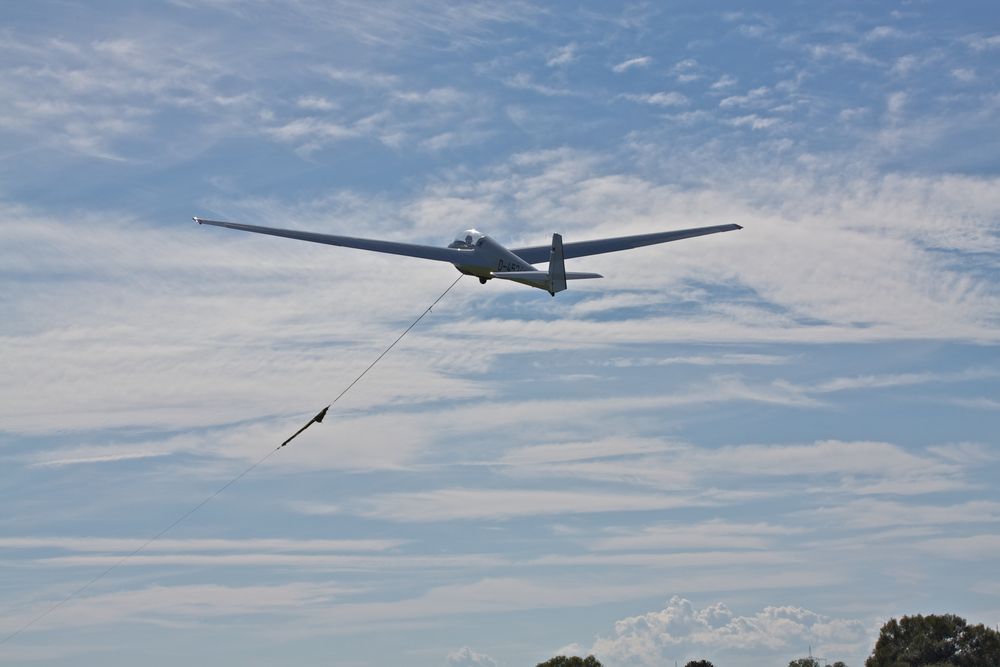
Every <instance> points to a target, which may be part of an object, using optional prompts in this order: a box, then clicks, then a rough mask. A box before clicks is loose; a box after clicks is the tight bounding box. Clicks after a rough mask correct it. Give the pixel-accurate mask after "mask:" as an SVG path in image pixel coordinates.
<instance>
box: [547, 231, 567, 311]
mask: <svg viewBox="0 0 1000 667" xmlns="http://www.w3.org/2000/svg"><path fill="white" fill-rule="evenodd" d="M564 289H566V262H565V260H564V259H563V242H562V235H561V234H553V235H552V252H551V253H549V294H551V295H552V296H555V295H556V292H562V291H563V290H564Z"/></svg>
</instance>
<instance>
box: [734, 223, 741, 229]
mask: <svg viewBox="0 0 1000 667" xmlns="http://www.w3.org/2000/svg"><path fill="white" fill-rule="evenodd" d="M734 224H735V223H734ZM735 226H736V229H743V225H735Z"/></svg>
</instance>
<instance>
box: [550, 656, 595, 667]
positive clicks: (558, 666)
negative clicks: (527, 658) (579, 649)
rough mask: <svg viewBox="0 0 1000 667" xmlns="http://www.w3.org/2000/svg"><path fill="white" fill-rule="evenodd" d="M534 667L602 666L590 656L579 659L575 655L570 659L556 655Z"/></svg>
mask: <svg viewBox="0 0 1000 667" xmlns="http://www.w3.org/2000/svg"><path fill="white" fill-rule="evenodd" d="M535 667H602V665H601V663H600V661H598V659H597V658H595V657H594V656H592V655H588V656H587V657H586V658H581V657H578V656H575V655H574V656H571V657H567V656H565V655H557V656H556V657H554V658H552V659H550V660H546V661H545V662H540V663H538V664H537V665H535Z"/></svg>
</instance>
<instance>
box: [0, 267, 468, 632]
mask: <svg viewBox="0 0 1000 667" xmlns="http://www.w3.org/2000/svg"><path fill="white" fill-rule="evenodd" d="M461 279H462V275H461V274H460V275H459V276H458V278H455V282H453V283H452V284H451V285H449V286H448V289H446V290H445V291H443V292H441V295H440V296H439V297H438V298H436V299H434V301H433V302H432V303H431V305H429V306H427V308H426V309H425V310H424V312H422V313H420V316H419V317H417V319H415V320H413V322H411V323H410V326H408V327H406V329H404V330H403V333H401V334H399V336H398V337H397V338H396V340H394V341H392V343H391V344H390V345H389V346H388V347H387V348H385V349H384V350H382V353H381V354H380V355H378V356H377V357H375V361H373V362H371V363H370V364H368V367H367V368H365V370H363V371H361V373H360V374H359V375H358V376H357V377H356V378H354V380H352V381H351V383H350V384H349V385H347V387H345V388H344V390H343V391H342V392H340V393H339V394H337V397H336V398H334V399H333V400H332V401H330V404H329V405H327V406H326V407H325V408H323V409H322V410H320V411H319V414H317V415H316V416H315V417H313V418H312V419H310V420H309V421H308V422H307V423H306V425H305V426H303V427H302V428H300V429H299V430H298V431H296V432H295V433H293V434H292V435H291V437H289V438H288V439H287V440H285V441H284V442H283V443H281V444H280V445H278V446H277V447H275V448H274V449H272V450H270V451H269V452H268V453H267V454H265V455H264V456H262V457H260V458H259V459H257V461H255V462H254V463H253V464H251V465H250V466H249V467H248V468H247V469H246V470H244V471H243V472H241V473H240V474H239V475H237V476H236V477H233V478H232V479H231V480H229V481H228V482H226V483H225V484H223V485H222V486H220V487H219V488H218V489H216V490H215V492H213V493H212V494H211V495H209V496H207V497H206V498H205V499H204V500H202V501H201V502H200V503H198V504H197V505H195V506H194V507H192V508H191V509H189V510H188V511H187V512H185V513H184V514H182V515H180V516H179V517H177V518H176V519H174V521H173V522H172V523H170V525H168V526H167V527H166V528H164V529H163V530H161V531H160V532H158V533H157V534H156V535H154V536H153V537H151V538H149V539H148V540H146V541H145V542H143V543H142V544H141V545H139V546H138V547H136V548H135V549H134V550H133V551H131V552H129V553H127V554H125V555H124V556H122V557H121V558H120V559H119V560H118V561H116V562H115V563H113V564H112V565H111V566H109V567H108V568H107V569H106V570H104V571H103V572H101V573H100V574H98V575H97V576H96V577H94V578H93V579H91V580H90V581H88V582H87V583H85V584H84V585H83V586H80V587H79V588H77V589H76V590H74V591H73V592H71V593H70V594H69V595H67V596H66V597H64V598H63V599H62V600H60V601H59V602H56V603H55V604H53V605H52V606H50V607H47V608H46V609H45V610H44V611H42V612H41V613H40V614H38V615H37V616H34V617H33V618H32V619H31V620H30V621H28V622H27V623H25V624H24V625H22V626H20V627H19V628H17V629H16V630H14V631H13V632H11V633H10V634H8V635H7V636H5V637H4V638H3V639H0V645H2V644H6V643H7V642H8V641H10V640H11V639H13V638H14V637H16V636H18V635H19V634H21V633H22V632H24V631H25V630H27V629H28V628H30V627H31V626H33V625H34V624H35V623H37V622H38V621H40V620H42V619H43V618H45V617H46V616H48V615H49V614H51V613H52V612H54V611H55V610H57V609H59V607H62V606H63V605H64V604H66V603H67V602H69V601H70V600H72V599H73V598H75V597H76V596H78V595H80V594H81V593H83V592H84V591H86V590H87V589H88V588H90V587H91V586H93V585H94V584H96V583H97V582H98V581H100V580H101V579H103V578H104V577H106V576H108V575H109V574H111V572H113V571H114V570H116V569H118V568H119V567H121V566H122V565H123V564H125V562H127V561H128V560H129V559H131V558H133V557H134V556H136V555H137V554H139V553H140V552H142V551H143V550H144V549H145V548H146V547H148V546H149V545H150V544H152V543H153V542H155V541H156V540H158V539H160V538H161V537H163V536H164V535H166V534H167V533H169V532H170V531H171V530H173V529H174V528H176V527H177V526H178V525H180V524H181V523H183V522H184V521H185V520H186V519H187V518H188V517H190V516H191V515H192V514H194V513H195V512H197V511H198V510H200V509H201V508H202V507H204V506H205V505H207V504H208V503H209V502H211V501H212V500H214V499H215V498H216V496H218V495H219V494H221V493H222V492H223V491H225V490H226V489H228V488H229V487H230V486H232V485H233V484H235V483H236V482H238V481H240V480H241V479H243V478H244V477H246V476H247V475H249V474H250V473H251V472H252V471H253V470H254V469H255V468H256V467H257V466H259V465H261V464H262V463H264V461H266V460H268V459H269V458H271V457H272V456H274V454H276V453H277V452H278V451H279V450H280V449H281V448H282V447H284V446H285V445H287V444H288V443H290V442H291V441H292V440H294V439H295V438H296V437H298V435H299V434H301V433H302V432H303V431H305V430H306V429H307V428H309V427H310V426H312V425H313V424H318V423H321V422H322V421H323V418H324V417H325V416H326V412H327V410H329V409H330V408H331V407H333V406H334V404H335V403H336V402H337V401H339V400H340V399H341V398H343V397H344V395H345V394H347V392H349V391H350V390H351V388H353V387H354V385H356V384H357V383H358V382H359V381H360V380H361V378H363V377H364V376H365V375H367V374H368V371H370V370H371V369H373V368H374V367H375V365H376V364H377V363H378V362H380V361H382V359H383V358H384V357H385V355H387V354H389V352H390V351H391V350H392V348H394V347H396V345H397V344H398V343H399V341H401V340H403V338H404V337H405V336H406V334H408V333H410V331H411V330H412V329H413V327H415V326H417V325H418V324H419V323H420V320H422V319H424V317H426V316H427V314H428V313H429V312H431V310H432V309H433V308H434V306H436V305H438V303H439V302H440V301H441V299H443V298H444V297H445V296H446V295H447V294H448V292H450V291H451V290H452V288H453V287H455V285H457V284H458V281H459V280H461Z"/></svg>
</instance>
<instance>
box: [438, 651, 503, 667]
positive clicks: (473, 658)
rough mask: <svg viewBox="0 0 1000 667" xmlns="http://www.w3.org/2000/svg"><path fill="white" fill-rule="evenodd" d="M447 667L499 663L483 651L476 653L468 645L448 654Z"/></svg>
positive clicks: (494, 665)
mask: <svg viewBox="0 0 1000 667" xmlns="http://www.w3.org/2000/svg"><path fill="white" fill-rule="evenodd" d="M447 662H448V665H449V667H497V665H498V664H499V663H497V661H496V660H494V659H493V658H491V657H490V656H488V655H486V654H485V653H476V652H475V651H473V650H472V649H471V648H469V647H468V646H463V647H462V648H460V649H458V650H457V651H452V652H451V653H449V654H448V658H447Z"/></svg>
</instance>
